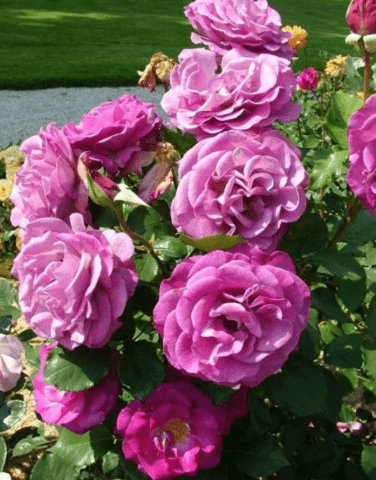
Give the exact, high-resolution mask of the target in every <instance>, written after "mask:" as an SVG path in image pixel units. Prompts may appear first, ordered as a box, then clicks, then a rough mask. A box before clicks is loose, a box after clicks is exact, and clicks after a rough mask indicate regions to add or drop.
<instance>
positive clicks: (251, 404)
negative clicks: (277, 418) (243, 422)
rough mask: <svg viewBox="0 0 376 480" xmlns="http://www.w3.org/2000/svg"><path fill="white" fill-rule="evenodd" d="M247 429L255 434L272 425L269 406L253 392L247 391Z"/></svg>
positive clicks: (262, 432)
mask: <svg viewBox="0 0 376 480" xmlns="http://www.w3.org/2000/svg"><path fill="white" fill-rule="evenodd" d="M248 419H249V430H250V431H251V432H253V433H255V434H257V435H263V434H264V433H266V432H267V431H268V430H269V429H270V427H271V425H272V417H271V415H270V410H269V408H268V407H267V406H266V405H265V403H264V402H263V401H262V400H261V399H260V398H258V397H256V395H254V394H253V393H251V392H250V393H248Z"/></svg>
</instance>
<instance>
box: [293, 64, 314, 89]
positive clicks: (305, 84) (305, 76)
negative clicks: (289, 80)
mask: <svg viewBox="0 0 376 480" xmlns="http://www.w3.org/2000/svg"><path fill="white" fill-rule="evenodd" d="M318 77H319V72H318V71H317V70H315V69H314V68H313V67H309V68H306V69H305V70H303V71H302V72H300V73H299V75H298V76H297V77H296V83H297V84H298V86H299V87H300V88H301V89H302V90H307V91H311V90H315V88H316V87H317V81H318Z"/></svg>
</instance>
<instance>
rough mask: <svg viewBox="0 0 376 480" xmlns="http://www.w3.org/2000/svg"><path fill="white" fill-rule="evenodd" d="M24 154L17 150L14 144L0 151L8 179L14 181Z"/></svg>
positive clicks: (0, 157)
mask: <svg viewBox="0 0 376 480" xmlns="http://www.w3.org/2000/svg"><path fill="white" fill-rule="evenodd" d="M24 158H25V154H24V153H22V152H20V151H19V150H18V147H17V146H16V145H12V146H11V147H9V148H7V149H6V150H3V151H1V152H0V159H3V160H4V163H5V176H6V178H7V179H8V180H12V182H13V181H14V178H15V176H16V173H17V170H18V169H19V168H20V166H21V165H22V164H23V161H24Z"/></svg>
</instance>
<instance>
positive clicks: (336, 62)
mask: <svg viewBox="0 0 376 480" xmlns="http://www.w3.org/2000/svg"><path fill="white" fill-rule="evenodd" d="M347 59H348V56H346V57H344V56H343V55H337V56H336V57H334V58H331V59H330V60H328V61H327V62H326V65H325V74H326V75H328V76H333V75H344V74H345V66H346V62H347Z"/></svg>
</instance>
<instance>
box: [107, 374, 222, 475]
mask: <svg viewBox="0 0 376 480" xmlns="http://www.w3.org/2000/svg"><path fill="white" fill-rule="evenodd" d="M224 422H225V412H224V410H223V409H221V408H220V407H218V406H216V405H214V404H213V402H212V401H211V399H210V397H209V396H207V395H206V394H204V393H203V392H202V391H201V390H199V389H198V388H197V387H195V386H194V385H191V384H190V383H186V382H176V383H163V384H162V385H160V386H159V387H157V389H156V390H154V392H153V393H152V394H151V395H149V397H147V399H146V400H145V401H144V402H141V401H140V400H134V401H133V402H131V403H129V404H128V405H127V406H126V407H125V408H123V410H121V412H120V414H119V416H118V419H117V422H116V426H115V434H117V435H120V436H121V437H123V443H122V448H123V453H124V456H125V458H126V459H127V460H131V461H133V462H136V463H137V465H138V469H139V470H140V471H141V472H144V473H146V474H147V475H149V477H150V478H152V480H167V479H169V478H177V477H180V476H182V475H188V476H189V477H194V476H195V475H196V474H197V472H198V471H199V470H207V469H209V468H213V467H215V466H216V465H217V464H218V463H219V460H220V455H221V450H222V425H223V424H224Z"/></svg>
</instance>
